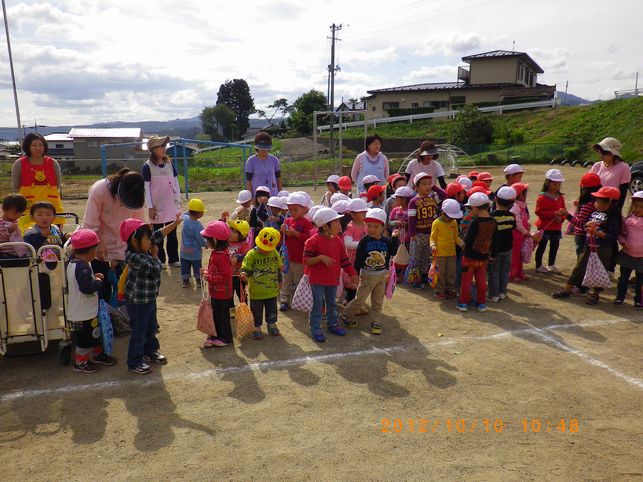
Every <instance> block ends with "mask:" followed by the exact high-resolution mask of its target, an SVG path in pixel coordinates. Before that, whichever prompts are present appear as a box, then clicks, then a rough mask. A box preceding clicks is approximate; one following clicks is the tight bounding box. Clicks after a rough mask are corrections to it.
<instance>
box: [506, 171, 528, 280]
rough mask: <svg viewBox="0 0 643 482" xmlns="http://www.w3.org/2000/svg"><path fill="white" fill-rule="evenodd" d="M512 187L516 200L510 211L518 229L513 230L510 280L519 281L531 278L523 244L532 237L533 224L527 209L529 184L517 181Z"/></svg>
mask: <svg viewBox="0 0 643 482" xmlns="http://www.w3.org/2000/svg"><path fill="white" fill-rule="evenodd" d="M511 187H513V188H514V190H515V191H516V202H515V203H514V205H513V206H511V209H510V211H511V212H512V213H513V215H514V216H515V217H516V229H514V230H513V231H512V235H513V244H512V247H511V270H510V272H509V281H513V282H514V283H518V282H520V281H526V280H527V279H529V278H528V277H527V275H526V274H525V271H524V269H523V264H524V262H525V260H523V254H522V253H523V244H524V243H525V242H532V241H525V240H526V239H527V238H531V239H533V238H532V235H531V224H530V223H529V209H527V189H528V188H529V184H522V183H520V182H517V183H515V184H512V185H511Z"/></svg>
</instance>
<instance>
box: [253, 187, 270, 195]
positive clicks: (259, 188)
mask: <svg viewBox="0 0 643 482" xmlns="http://www.w3.org/2000/svg"><path fill="white" fill-rule="evenodd" d="M258 192H266V193H268V195H270V188H269V187H267V186H259V187H258V188H257V189H255V196H256V195H257V193H258Z"/></svg>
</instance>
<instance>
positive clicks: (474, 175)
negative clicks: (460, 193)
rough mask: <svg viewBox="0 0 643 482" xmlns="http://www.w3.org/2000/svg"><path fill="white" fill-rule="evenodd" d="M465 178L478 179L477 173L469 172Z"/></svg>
mask: <svg viewBox="0 0 643 482" xmlns="http://www.w3.org/2000/svg"><path fill="white" fill-rule="evenodd" d="M467 177H475V178H477V177H478V171H469V174H467Z"/></svg>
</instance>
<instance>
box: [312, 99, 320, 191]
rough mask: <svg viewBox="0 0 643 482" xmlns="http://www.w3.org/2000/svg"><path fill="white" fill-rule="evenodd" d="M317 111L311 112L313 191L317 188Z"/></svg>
mask: <svg viewBox="0 0 643 482" xmlns="http://www.w3.org/2000/svg"><path fill="white" fill-rule="evenodd" d="M318 150H319V149H318V148H317V111H315V112H313V171H314V176H313V191H316V190H317V151H318Z"/></svg>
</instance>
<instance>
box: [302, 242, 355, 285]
mask: <svg viewBox="0 0 643 482" xmlns="http://www.w3.org/2000/svg"><path fill="white" fill-rule="evenodd" d="M320 254H323V255H326V256H329V257H330V258H332V259H333V260H335V263H333V265H332V266H326V264H324V263H322V262H321V261H320V262H319V263H317V264H315V265H313V266H306V268H307V269H306V274H308V276H309V278H310V284H311V285H322V286H339V276H340V274H341V272H342V268H343V269H344V271H346V273H347V274H348V275H349V276H354V275H356V274H357V272H356V271H355V268H354V267H353V265H352V264H351V262H350V259H348V254H347V253H346V247H345V246H344V241H342V238H340V237H339V236H334V237H333V238H327V237H326V236H323V235H322V234H320V233H317V234H315V235H314V236H312V237H310V238H309V239H308V241H306V246H305V248H304V263H306V259H307V258H314V257H316V256H319V255H320Z"/></svg>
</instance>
